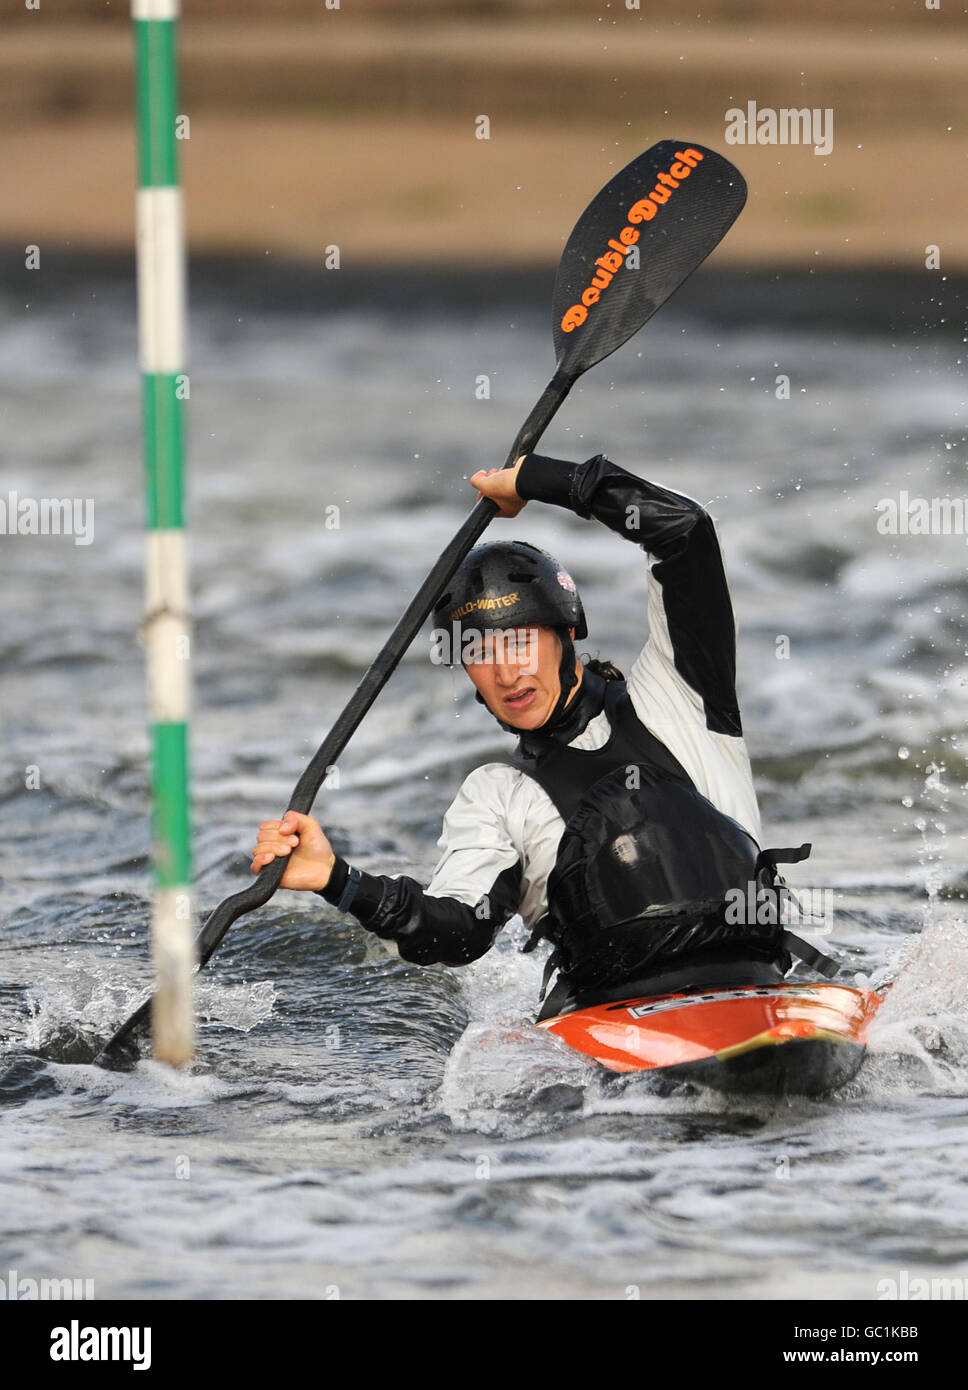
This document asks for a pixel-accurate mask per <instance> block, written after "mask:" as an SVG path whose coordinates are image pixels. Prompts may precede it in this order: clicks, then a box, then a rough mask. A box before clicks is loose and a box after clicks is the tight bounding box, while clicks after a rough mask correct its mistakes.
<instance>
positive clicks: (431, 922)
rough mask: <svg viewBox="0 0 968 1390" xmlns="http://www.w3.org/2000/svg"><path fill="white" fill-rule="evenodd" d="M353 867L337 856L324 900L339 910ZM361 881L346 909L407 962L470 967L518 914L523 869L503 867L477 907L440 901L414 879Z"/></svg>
mask: <svg viewBox="0 0 968 1390" xmlns="http://www.w3.org/2000/svg"><path fill="white" fill-rule="evenodd" d="M350 872H351V870H350V866H349V865H348V864H347V862H346V860H345V859H342V858H341V857H340V856H339V855H337V857H336V863H335V864H334V865H333V871H332V873H331V874H330V879H329V883H328V884H327V885H326V887H325V888H323V889H321V890H320V897H323V898H325V899H326V901H327V902H330V903H333V904H334V905H335V906H337V907H338V906H339V904H340V902H341V900H342V898H343V895H344V894H345V892H346V890H347V885H348V882H349V878H350ZM358 873H359V883H358V885H357V887H356V889H355V892H354V893H353V896H352V899H351V901H350V902H349V904H348V906H347V907H346V908H345V909H344V910H345V911H348V912H352V914H353V916H354V917H356V918H357V920H358V921H359V922H360V924H361V925H362V926H364V927H366V929H367V930H368V931H371V932H375V933H376V935H377V936H381V937H383V938H384V939H385V940H389V941H395V942H396V944H397V949H398V950H399V952H400V955H401V957H402V958H403V959H404V960H408V961H412V962H413V963H414V964H415V965H431V964H434V963H439V964H442V965H468V964H469V963H470V962H471V961H472V960H477V959H478V958H479V957H480V956H483V955H484V954H485V952H486V951H489V950H490V948H491V946H492V945H493V944H494V938H495V937H496V936H497V934H498V932H499V931H500V929H501V927H503V926H504V923H505V922H506V921H507V920H508V918H509V917H513V915H514V914H515V912H517V910H518V904H519V902H520V897H521V865H520V863H517V864H513V865H512V866H511V867H510V868H509V869H504V870H503V871H502V872H501V873H500V874H498V876H497V878H496V879H495V881H494V884H493V885H492V887H491V889H490V891H489V892H487V893H484V894H482V895H481V897H480V899H479V900H478V902H477V903H475V905H474V906H473V907H469V906H468V905H467V903H463V902H460V901H459V900H458V899H457V898H436V897H431V896H430V895H429V894H427V893H425V892H424V890H423V888H422V887H421V886H420V884H419V883H417V882H416V880H415V879H412V878H407V877H406V876H405V875H401V876H400V877H399V878H389V877H387V876H386V875H383V874H367V873H362V872H359V871H358Z"/></svg>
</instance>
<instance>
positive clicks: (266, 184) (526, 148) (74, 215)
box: [0, 0, 968, 273]
mask: <svg viewBox="0 0 968 1390" xmlns="http://www.w3.org/2000/svg"><path fill="white" fill-rule="evenodd" d="M62 8H63V7H62V6H60V5H58V4H53V3H52V5H51V6H50V7H49V8H47V7H45V8H44V9H43V10H41V11H25V10H23V8H22V7H21V9H20V10H19V11H15V10H13V9H11V7H10V4H9V0H4V3H3V4H2V5H0V12H5V11H7V10H9V17H7V18H6V19H5V24H6V35H5V43H4V49H3V53H2V54H0V194H2V196H0V242H2V243H7V244H9V245H13V246H23V245H28V244H37V245H40V246H41V248H42V250H43V249H45V248H46V249H47V250H48V251H50V250H54V249H56V250H58V251H60V250H63V249H65V248H66V247H68V246H70V247H71V248H76V247H82V248H115V249H120V248H123V247H125V246H128V245H130V244H131V241H132V237H133V208H132V204H133V185H134V135H133V121H132V117H131V101H132V72H131V36H130V32H129V30H130V25H129V23H128V21H127V18H126V16H120V15H119V16H117V17H115V18H112V19H110V20H107V19H104V20H103V21H102V22H94V21H93V20H91V21H89V22H86V23H85V22H83V21H82V20H81V19H80V18H79V17H78V16H77V14H74V16H73V17H72V16H71V15H70V14H69V13H62V12H61V10H62ZM277 8H278V10H279V17H278V18H275V19H273V18H269V17H267V11H266V8H265V7H264V6H262V7H253V8H252V10H251V11H250V12H249V14H250V16H252V17H248V18H245V19H239V18H238V17H236V16H234V15H229V14H225V15H223V16H222V17H214V18H213V17H212V13H213V12H212V10H211V8H210V7H208V6H206V7H205V17H204V18H203V17H201V16H200V15H198V14H196V13H194V12H193V7H192V6H190V5H189V6H188V7H187V11H188V12H187V13H186V16H185V18H184V20H183V23H182V26H181V66H182V93H181V98H180V103H179V106H180V112H181V113H183V114H184V115H186V116H187V117H188V120H189V124H188V133H189V138H188V139H186V140H184V141H183V144H182V146H181V149H182V155H183V158H182V165H183V181H184V185H185V189H186V195H187V210H188V229H189V236H190V240H191V243H192V246H193V248H194V249H196V250H197V251H206V252H220V253H255V254H267V255H271V256H277V257H295V258H300V259H311V260H314V261H316V262H318V263H321V262H322V259H323V256H324V253H325V250H326V248H327V247H328V246H334V245H335V246H339V248H340V256H341V264H342V265H343V266H344V267H349V268H355V269H358V270H360V269H366V268H371V267H375V266H377V265H385V264H388V263H395V264H399V263H402V262H409V263H417V264H421V265H424V266H434V265H436V264H438V263H444V264H449V265H464V266H471V265H478V264H481V263H487V264H493V265H514V264H533V263H538V264H545V265H553V264H554V262H555V261H556V259H557V256H558V253H559V250H560V248H561V244H562V242H563V240H564V238H565V237H566V235H567V233H568V231H569V229H570V227H571V226H572V224H573V223H574V221H575V218H576V217H577V215H578V213H579V212H580V211H581V208H582V207H583V206H584V204H585V203H586V202H587V200H588V198H589V197H590V196H591V194H592V192H594V190H595V189H597V188H598V187H600V186H601V184H602V183H603V182H604V181H605V180H606V178H607V177H608V176H609V174H610V173H611V172H613V171H614V170H615V169H617V168H619V167H621V165H622V164H624V163H626V162H627V161H628V160H629V159H630V158H632V157H633V156H634V155H635V154H637V153H638V152H639V151H640V150H641V149H643V148H645V147H646V146H647V145H649V144H651V143H653V142H654V141H655V140H657V139H660V138H664V137H666V136H672V137H673V138H688V139H690V140H696V141H700V142H703V143H706V144H709V145H711V146H714V147H716V148H718V149H720V150H722V151H723V152H724V153H726V154H727V155H729V156H730V157H731V158H732V159H734V161H735V162H736V164H737V165H738V167H739V168H740V169H741V170H742V172H743V173H744V175H745V176H746V178H747V181H748V183H749V185H750V190H751V192H750V201H749V205H748V207H747V209H746V211H745V212H744V215H743V217H742V218H741V219H740V221H739V222H738V223H737V225H736V227H735V228H734V229H733V231H731V233H730V235H729V237H728V238H727V239H726V240H725V242H724V243H723V246H722V247H721V248H720V249H719V250H718V251H717V253H716V257H717V261H718V262H719V263H720V264H722V265H737V266H758V267H759V266H776V265H780V266H794V265H796V266H802V267H808V268H810V269H826V268H830V267H857V266H862V265H863V266H868V265H869V266H877V267H892V268H897V269H903V270H910V271H913V272H917V271H919V270H920V271H921V272H922V273H928V272H925V270H924V264H925V254H926V248H927V247H928V246H936V247H938V248H939V255H940V259H941V268H942V270H943V271H948V270H953V269H957V268H964V267H966V266H968V220H966V218H965V215H964V214H965V202H966V199H965V195H964V191H963V189H964V180H963V176H962V170H963V168H964V158H965V140H964V132H965V114H966V99H965V95H964V88H965V84H964V72H965V71H966V70H968V33H966V32H965V27H964V23H963V15H962V14H959V13H956V8H958V7H950V6H948V7H945V8H944V9H943V10H940V11H928V10H925V9H922V10H921V11H920V13H917V14H916V13H915V12H914V10H913V9H909V10H908V9H906V10H903V11H901V12H898V10H897V8H896V7H895V8H894V9H892V8H891V7H890V6H888V7H887V8H886V10H885V9H884V8H883V7H882V8H880V10H879V11H878V12H877V13H876V14H875V12H874V11H873V10H871V7H870V6H869V5H867V4H866V0H859V3H855V4H854V5H853V6H848V7H842V8H844V9H845V14H846V16H847V17H846V18H844V17H843V16H841V17H838V16H836V15H835V14H834V13H833V11H832V9H831V7H830V6H829V5H827V4H825V3H821V0H811V4H810V5H808V6H806V7H798V10H797V13H796V15H793V16H792V17H787V16H785V15H784V14H783V13H782V10H781V8H780V7H764V6H762V5H760V6H756V5H753V6H751V7H747V11H746V13H747V14H748V17H747V18H745V19H744V17H743V14H741V13H740V12H739V11H738V10H736V9H735V8H734V9H731V8H730V7H728V6H726V5H723V4H719V5H717V6H716V7H715V11H714V13H715V14H716V16H717V17H716V18H714V19H707V18H701V17H694V16H690V17H689V18H688V19H682V20H681V21H680V20H679V19H677V18H675V10H674V7H671V6H668V5H664V6H663V7H662V8H661V10H659V11H656V7H655V6H649V4H648V3H647V2H646V0H643V8H642V9H641V10H639V11H630V10H628V9H627V8H626V7H625V6H624V5H620V4H618V3H615V4H612V5H611V6H607V5H603V4H599V3H587V4H584V5H575V4H570V5H564V6H562V7H561V8H560V12H559V10H558V9H556V10H555V11H554V12H553V13H552V12H548V10H547V7H546V6H544V7H543V6H540V5H534V4H531V5H518V6H516V7H514V8H513V9H512V8H510V7H508V6H486V7H483V8H482V7H478V6H465V5H459V4H456V3H455V4H451V5H447V6H442V5H437V6H433V7H429V10H428V7H427V6H426V5H422V6H418V7H415V8H414V10H413V12H412V13H411V11H410V10H409V7H408V10H407V11H406V12H405V13H404V14H403V15H401V13H400V11H399V9H398V10H396V11H394V12H392V13H391V12H388V11H386V9H384V8H382V7H380V6H375V5H374V4H372V3H371V4H366V5H362V6H360V5H354V6H350V5H348V4H347V5H345V6H344V7H343V8H342V9H340V10H338V11H337V10H324V9H322V7H317V14H316V18H315V19H310V18H307V11H306V6H305V5H300V4H296V3H290V4H287V5H280V6H278V7H277ZM88 13H90V14H93V13H94V7H93V6H89V7H88ZM750 101H753V102H755V103H756V106H757V110H760V111H762V110H763V109H764V108H769V109H773V110H781V109H785V108H786V109H792V108H796V109H803V108H808V109H810V110H811V111H812V110H814V109H816V110H817V111H818V112H821V113H822V112H825V111H828V110H829V111H830V112H831V113H832V116H831V117H830V120H831V121H832V132H833V144H832V149H831V150H830V153H829V154H822V155H818V154H816V153H814V150H813V147H812V146H807V145H802V144H801V145H748V144H736V145H731V144H728V143H727V141H726V131H727V128H728V126H729V122H728V121H727V119H726V113H727V112H728V111H729V110H731V109H740V110H746V109H747V103H748V102H750ZM482 116H485V117H487V120H488V122H489V138H488V139H481V138H478V132H479V130H481V129H482V128H483V127H482V126H481V125H480V118H481V117H482Z"/></svg>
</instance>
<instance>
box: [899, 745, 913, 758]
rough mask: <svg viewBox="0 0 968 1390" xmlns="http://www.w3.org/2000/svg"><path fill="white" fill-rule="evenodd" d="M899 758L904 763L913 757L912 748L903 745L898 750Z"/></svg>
mask: <svg viewBox="0 0 968 1390" xmlns="http://www.w3.org/2000/svg"><path fill="white" fill-rule="evenodd" d="M897 756H898V757H899V758H900V759H901V761H902V762H903V761H904V759H905V758H909V757H910V756H911V750H910V748H905V747H904V746H903V744H902V746H901V747H900V748H899V749H898V750H897Z"/></svg>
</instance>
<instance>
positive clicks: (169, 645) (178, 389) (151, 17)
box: [131, 0, 195, 1066]
mask: <svg viewBox="0 0 968 1390" xmlns="http://www.w3.org/2000/svg"><path fill="white" fill-rule="evenodd" d="M178 8H179V0H132V3H131V18H132V21H133V27H134V46H135V105H136V118H137V146H138V191H137V196H136V243H137V279H138V340H139V352H140V362H141V379H142V427H143V438H144V467H145V485H146V557H145V619H144V626H143V633H144V639H145V647H146V656H147V686H148V717H149V721H150V725H151V745H152V776H151V789H152V791H151V794H152V842H153V852H152V858H153V864H154V894H153V902H152V925H151V951H152V960H153V964H154V970H155V994H154V998H153V1002H152V1038H153V1051H154V1055H155V1057H157V1058H159V1059H160V1060H162V1061H165V1062H169V1063H171V1064H172V1065H174V1066H177V1065H180V1064H181V1063H183V1062H187V1061H190V1060H191V1058H192V1056H193V1055H194V1013H193V1008H192V973H193V968H194V963H195V947H194V941H193V931H192V904H191V887H190V884H191V838H190V837H191V827H190V815H189V788H188V710H189V693H190V679H189V657H190V633H189V621H188V580H187V572H186V554H185V529H184V514H183V507H182V437H183V422H182V396H183V394H184V386H185V384H186V383H187V380H188V378H187V376H186V375H185V235H184V218H183V212H182V195H181V188H180V187H179V183H178V156H177V144H176V139H175V119H176V113H177V98H178V55H177V39H178Z"/></svg>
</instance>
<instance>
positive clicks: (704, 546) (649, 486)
mask: <svg viewBox="0 0 968 1390" xmlns="http://www.w3.org/2000/svg"><path fill="white" fill-rule="evenodd" d="M517 489H518V492H519V493H520V495H521V496H522V497H523V498H525V499H532V498H533V499H535V500H537V501H540V502H549V503H551V504H553V505H554V506H558V507H565V508H567V510H569V511H572V512H575V513H576V515H578V516H581V517H593V518H594V519H595V520H596V521H600V522H601V523H602V524H603V525H604V526H607V527H608V528H609V530H611V531H614V532H615V533H616V534H617V535H620V536H622V537H624V539H625V540H629V541H632V542H633V543H634V544H636V545H639V546H641V548H642V549H643V550H645V551H646V552H647V553H648V554H650V555H654V556H655V557H656V559H657V561H658V563H657V564H656V565H655V566H654V567H653V569H652V576H653V578H654V579H655V580H656V581H657V583H659V584H661V585H662V598H663V607H664V610H665V616H666V621H667V624H668V629H669V639H670V642H671V644H672V650H673V653H674V660H675V667H676V670H677V671H678V672H679V674H680V675H681V676H682V678H683V680H685V681H687V682H688V684H689V685H690V686H691V687H692V689H693V690H695V692H696V694H697V695H699V696H700V698H701V699H702V702H703V708H704V711H705V715H706V724H707V727H708V728H709V729H711V730H712V731H713V732H714V733H722V734H732V735H735V736H737V737H739V736H740V735H741V734H742V732H743V729H742V723H741V721H740V713H739V704H738V701H737V698H736V626H735V622H734V620H733V607H732V603H731V602H730V597H729V588H728V586H727V583H726V574H725V571H724V569H723V561H722V555H721V553H720V549H719V541H718V540H717V538H716V530H715V527H714V525H713V521H712V518H711V517H710V515H709V513H708V512H707V511H706V509H705V508H704V507H703V506H701V505H700V503H698V502H695V501H693V500H692V499H691V498H689V497H682V496H681V495H680V494H679V493H677V492H670V491H669V490H668V489H667V488H663V487H658V486H657V485H656V484H655V483H649V482H646V481H645V479H644V478H638V477H636V476H635V474H634V473H629V472H627V471H626V470H625V469H624V468H620V467H619V466H618V464H616V463H612V462H611V461H610V460H609V459H607V458H605V456H604V455H603V454H598V455H596V456H595V457H594V458H591V459H588V461H587V462H586V463H567V462H564V461H561V460H558V459H551V458H546V457H544V456H543V455H541V454H527V455H526V456H525V460H524V462H523V463H522V465H521V467H520V469H519V471H518V478H517Z"/></svg>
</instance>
